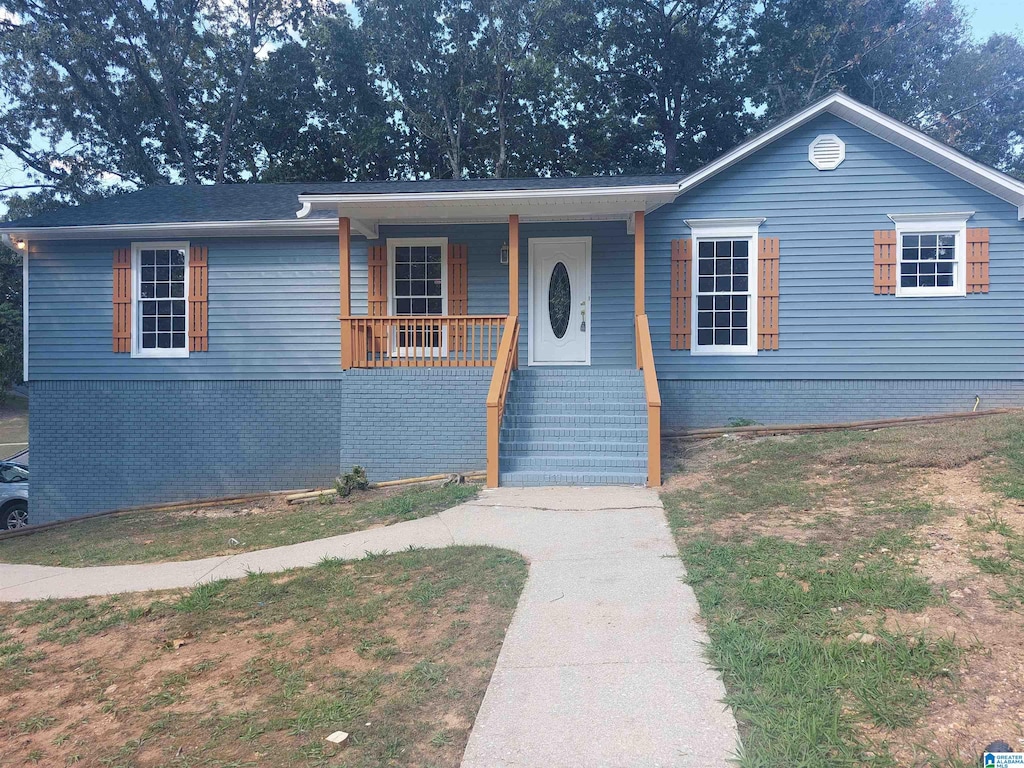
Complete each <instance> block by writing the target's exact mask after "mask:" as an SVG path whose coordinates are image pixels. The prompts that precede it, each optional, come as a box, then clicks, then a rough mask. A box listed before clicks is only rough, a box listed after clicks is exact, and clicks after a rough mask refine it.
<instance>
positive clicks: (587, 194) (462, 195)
mask: <svg viewBox="0 0 1024 768" xmlns="http://www.w3.org/2000/svg"><path fill="white" fill-rule="evenodd" d="M678 189H679V187H678V184H675V183H673V184H646V185H643V186H620V187H579V188H571V187H570V188H564V189H511V190H471V191H464V192H400V193H394V192H392V193H387V192H385V193H376V194H358V195H352V194H336V193H335V194H300V195H299V203H301V205H302V208H301V210H299V211H298V212H297V213H296V214H295V216H296V217H297V218H300V219H303V218H306V217H307V216H308V215H309V214H310V212H311V211H313V210H314V208H316V209H321V208H324V207H344V206H358V205H366V204H376V205H387V204H410V203H473V202H488V203H504V202H507V203H515V202H522V201H528V202H533V203H537V202H545V201H551V202H552V203H557V201H559V200H594V199H601V198H606V199H610V198H615V197H649V196H661V195H665V196H671V197H674V196H675V195H676V194H678Z"/></svg>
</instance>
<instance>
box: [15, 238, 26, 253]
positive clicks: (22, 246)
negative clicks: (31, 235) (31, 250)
mask: <svg viewBox="0 0 1024 768" xmlns="http://www.w3.org/2000/svg"><path fill="white" fill-rule="evenodd" d="M14 247H15V248H17V249H18V250H19V251H24V250H25V241H24V240H15V241H14Z"/></svg>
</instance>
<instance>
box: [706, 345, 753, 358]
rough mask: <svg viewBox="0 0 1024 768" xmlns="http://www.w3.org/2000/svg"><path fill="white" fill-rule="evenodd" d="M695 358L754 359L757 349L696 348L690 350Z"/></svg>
mask: <svg viewBox="0 0 1024 768" xmlns="http://www.w3.org/2000/svg"><path fill="white" fill-rule="evenodd" d="M690 354H691V355H696V356H697V357H754V356H755V355H757V349H756V348H752V347H698V346H694V347H693V348H692V349H691V350H690Z"/></svg>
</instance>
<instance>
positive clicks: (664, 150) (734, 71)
mask: <svg viewBox="0 0 1024 768" xmlns="http://www.w3.org/2000/svg"><path fill="white" fill-rule="evenodd" d="M751 13H752V5H751V3H750V2H748V0H609V2H606V3H604V4H601V5H599V6H598V7H597V8H596V12H595V14H594V17H593V18H594V22H593V24H594V33H593V36H592V37H593V40H594V43H593V44H592V45H591V46H590V47H589V49H586V50H584V51H583V52H582V53H581V54H578V55H577V58H578V60H579V61H580V63H582V64H583V65H584V68H583V69H582V70H577V77H584V78H587V77H589V78H597V79H598V80H599V81H600V82H602V83H606V84H607V86H608V87H609V88H611V89H613V91H614V98H613V99H609V100H608V101H607V103H608V105H609V107H610V108H612V109H615V110H618V111H619V114H620V117H622V118H624V119H626V120H628V121H629V122H630V124H633V123H635V124H637V125H638V127H640V128H641V129H643V130H644V131H645V132H646V134H647V135H646V137H638V138H640V139H641V140H643V141H645V143H646V144H647V145H648V147H647V149H648V151H649V153H650V155H651V156H652V157H653V158H657V157H658V156H659V155H660V162H658V161H655V162H652V163H650V165H649V166H648V167H647V168H644V169H642V170H664V171H667V172H672V171H677V170H688V169H691V168H694V167H696V166H698V165H700V164H701V163H703V162H706V161H707V160H710V159H711V158H712V157H714V156H716V155H718V154H719V153H720V152H721V151H723V150H724V149H726V148H728V147H730V146H732V145H733V144H735V143H736V142H737V141H738V140H739V138H740V137H741V136H742V135H743V134H744V132H745V130H746V128H747V126H748V124H749V114H748V113H747V110H746V104H745V100H744V97H745V90H744V78H745V55H744V54H745V49H746V44H747V35H746V29H747V26H748V23H749V18H750V14H751Z"/></svg>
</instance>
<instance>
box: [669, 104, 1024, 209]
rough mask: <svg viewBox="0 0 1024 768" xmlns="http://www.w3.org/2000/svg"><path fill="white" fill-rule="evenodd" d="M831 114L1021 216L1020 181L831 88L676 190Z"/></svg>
mask: <svg viewBox="0 0 1024 768" xmlns="http://www.w3.org/2000/svg"><path fill="white" fill-rule="evenodd" d="M824 114H833V115H835V116H837V117H839V118H841V119H843V120H845V121H846V122H848V123H850V124H851V125H854V126H856V127H858V128H860V129H862V130H864V131H866V132H868V133H870V134H872V135H874V136H877V137H878V138H880V139H883V140H884V141H887V142H889V143H890V144H893V145H894V146H897V147H900V148H901V149H903V150H906V151H907V152H909V153H911V154H913V155H916V156H917V157H920V158H921V159H923V160H926V161H927V162H929V163H931V164H933V165H935V166H937V167H939V168H941V169H943V170H944V171H947V172H949V173H951V174H952V175H954V176H957V177H959V178H961V179H963V180H964V181H966V182H968V183H970V184H973V185H974V186H976V187H978V188H979V189H982V190H984V191H985V192H988V193H990V194H992V195H994V196H996V197H998V198H1000V199H1002V200H1005V201H1007V202H1009V203H1012V204H1013V205H1016V206H1017V211H1018V218H1020V219H1024V183H1022V182H1020V181H1018V180H1017V179H1014V178H1013V177H1012V176H1008V175H1007V174H1005V173H1002V172H1001V171H997V170H995V169H994V168H990V167H989V166H987V165H984V164H983V163H979V162H977V161H976V160H972V159H971V158H969V157H967V156H966V155H964V154H962V153H960V152H957V151H956V150H955V149H953V148H951V147H949V146H947V145H945V144H943V143H942V142H940V141H936V140H935V139H933V138H931V137H930V136H927V135H925V134H924V133H921V132H920V131H918V130H916V129H914V128H911V127H910V126H908V125H905V124H904V123H901V122H900V121H899V120H895V119H893V118H891V117H889V116H888V115H884V114H882V113H881V112H879V111H878V110H877V109H872V108H871V107H868V106H867V105H865V104H861V103H860V102H859V101H856V100H855V99H851V98H850V97H849V96H847V95H846V94H843V93H833V94H830V95H829V96H827V97H825V98H824V99H822V100H821V101H819V102H817V103H815V104H812V105H811V106H809V107H807V108H806V109H804V110H802V111H801V112H798V113H797V114H795V115H793V116H792V117H790V118H788V119H786V120H783V121H782V122H780V123H778V124H776V125H775V126H773V127H772V128H769V129H768V130H766V131H764V132H763V133H760V134H758V135H757V136H754V137H752V138H750V139H749V140H747V141H745V142H743V143H742V144H740V145H739V146H738V147H736V148H735V149H733V150H731V151H729V152H726V153H725V154H724V155H721V156H719V157H718V158H717V159H716V160H713V161H712V162H710V163H708V164H707V165H705V166H703V167H702V168H699V169H698V170H697V171H695V172H694V173H692V174H690V175H689V176H687V177H686V178H684V179H683V180H682V181H681V182H679V192H680V193H683V192H688V191H689V190H691V189H694V188H695V187H697V186H699V185H700V184H703V183H704V182H705V181H707V180H709V179H711V178H714V177H715V176H717V175H718V174H720V173H721V172H722V171H725V170H726V169H728V168H731V167H733V166H734V165H736V164H737V163H739V162H740V161H741V160H744V159H745V158H747V157H749V156H751V155H752V154H754V153H755V152H758V151H759V150H761V149H763V148H764V147H767V146H768V145H770V144H772V143H773V142H775V141H777V140H778V139H780V138H782V137H783V136H786V135H788V134H789V133H791V132H792V131H794V130H796V129H797V128H799V127H801V126H803V125H805V124H806V123H808V122H810V121H811V120H814V119H815V118H817V117H819V116H821V115H824Z"/></svg>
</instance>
